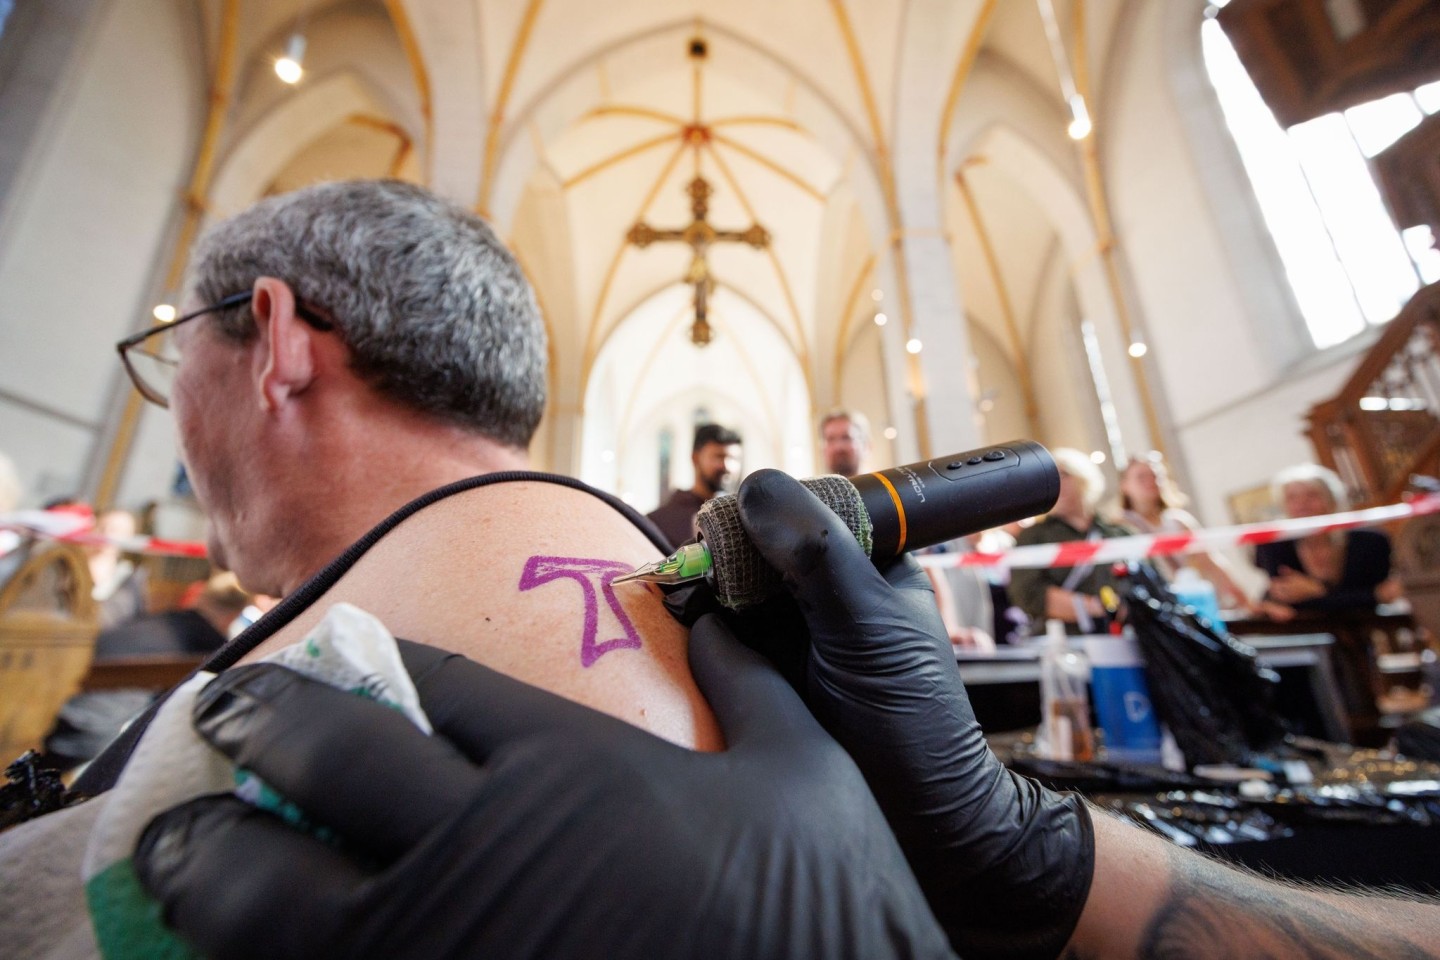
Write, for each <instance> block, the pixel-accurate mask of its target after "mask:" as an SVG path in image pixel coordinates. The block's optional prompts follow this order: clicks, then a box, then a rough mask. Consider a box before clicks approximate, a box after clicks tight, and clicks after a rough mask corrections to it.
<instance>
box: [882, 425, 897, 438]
mask: <svg viewBox="0 0 1440 960" xmlns="http://www.w3.org/2000/svg"><path fill="white" fill-rule="evenodd" d="M898 436H900V431H899V430H896V429H895V428H894V427H886V428H885V439H886V440H894V439H895V438H896V437H898Z"/></svg>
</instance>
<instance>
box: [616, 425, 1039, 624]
mask: <svg viewBox="0 0 1440 960" xmlns="http://www.w3.org/2000/svg"><path fill="white" fill-rule="evenodd" d="M800 483H801V485H802V486H804V487H805V488H806V489H808V490H809V491H810V492H811V493H813V494H815V496H817V497H818V498H820V501H821V502H822V503H824V504H825V505H826V506H827V507H829V508H830V509H831V510H834V511H835V513H836V514H837V515H838V516H839V517H840V519H842V520H844V521H845V524H846V526H848V527H849V528H850V531H851V532H852V533H854V534H855V539H856V540H857V541H859V543H860V546H861V547H863V548H864V550H865V552H866V554H868V555H869V557H870V559H871V560H872V561H874V562H875V564H876V566H884V565H886V564H888V563H889V562H890V561H891V560H893V559H894V558H896V557H898V556H899V555H900V554H901V553H902V552H904V551H906V550H918V549H920V548H921V547H931V546H934V545H935V544H937V543H944V542H945V541H947V540H953V539H955V538H956V537H963V536H965V535H966V534H971V533H977V532H979V531H981V530H988V529H990V528H991V527H998V526H1001V525H1002V524H1006V523H1012V522H1014V521H1016V520H1023V519H1025V518H1026V517H1033V516H1038V515H1039V514H1042V513H1045V512H1046V511H1048V510H1049V509H1050V508H1051V507H1053V506H1054V505H1055V500H1056V498H1057V497H1058V496H1059V495H1060V472H1059V470H1057V469H1056V467H1055V461H1054V460H1053V459H1051V457H1050V453H1049V451H1048V450H1046V449H1045V448H1044V447H1042V446H1041V445H1040V444H1038V443H1035V442H1034V441H1032V440H1013V441H1011V442H1009V443H1001V444H996V445H995V446H992V447H984V448H981V449H978V450H969V451H966V452H965V453H957V454H952V455H951V456H947V457H937V458H935V459H933V460H927V461H924V462H922V463H912V464H908V465H906V466H903V467H891V468H890V469H888V470H879V471H876V472H875V473H865V474H861V475H860V476H857V477H852V478H850V479H846V478H844V477H839V476H827V477H812V478H810V479H807V480H801V481H800ZM696 523H697V525H698V526H699V528H700V537H699V539H698V540H697V541H696V542H694V543H687V544H685V545H684V546H682V547H681V548H680V549H679V550H676V551H675V552H674V553H672V554H671V555H670V556H668V557H666V558H665V559H663V560H657V561H656V562H654V563H648V564H646V565H644V566H642V567H640V568H639V569H637V570H634V571H632V572H631V573H627V574H625V575H624V576H621V577H617V578H615V580H614V582H615V583H623V582H625V581H627V580H646V581H649V582H651V583H663V584H672V583H686V582H688V581H691V580H697V579H700V578H702V577H703V578H704V579H705V580H706V581H707V582H708V583H709V584H710V585H711V587H712V588H713V589H714V591H715V596H716V598H717V599H718V600H719V601H720V602H721V603H722V604H724V605H725V606H727V607H729V608H730V609H732V610H741V609H744V608H745V607H749V606H753V605H755V604H757V603H760V602H762V601H764V600H765V599H766V598H768V597H770V596H773V595H774V594H776V593H778V592H780V590H781V587H782V584H781V581H780V574H779V573H777V572H776V570H775V568H774V567H772V566H770V565H769V564H768V563H766V562H765V560H764V559H763V558H762V557H761V556H760V552H759V551H758V550H756V549H755V547H754V546H753V545H752V544H751V543H750V541H749V538H748V537H747V536H746V534H745V528H744V527H743V526H742V525H741V523H740V508H739V505H738V502H737V501H736V499H735V498H734V497H732V496H724V495H722V496H718V497H715V498H713V499H711V500H708V501H706V503H705V504H704V506H702V507H701V508H700V512H699V513H698V514H697V515H696Z"/></svg>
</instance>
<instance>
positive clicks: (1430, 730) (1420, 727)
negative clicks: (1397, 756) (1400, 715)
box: [1395, 707, 1440, 760]
mask: <svg viewBox="0 0 1440 960" xmlns="http://www.w3.org/2000/svg"><path fill="white" fill-rule="evenodd" d="M1395 749H1396V750H1398V751H1399V752H1400V753H1402V754H1404V755H1405V756H1407V757H1409V758H1411V759H1412V760H1440V707H1432V708H1430V709H1429V710H1426V711H1425V712H1424V713H1422V714H1420V715H1419V716H1417V717H1414V718H1413V719H1411V720H1408V721H1406V722H1405V723H1403V724H1401V725H1400V729H1399V730H1396V731H1395Z"/></svg>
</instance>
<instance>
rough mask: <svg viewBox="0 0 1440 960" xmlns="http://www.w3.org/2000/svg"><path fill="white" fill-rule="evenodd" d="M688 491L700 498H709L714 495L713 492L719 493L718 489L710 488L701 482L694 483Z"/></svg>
mask: <svg viewBox="0 0 1440 960" xmlns="http://www.w3.org/2000/svg"><path fill="white" fill-rule="evenodd" d="M690 492H691V493H693V494H695V496H697V497H699V498H700V499H701V500H709V499H710V498H711V497H713V496H715V494H717V493H719V491H718V490H711V489H710V488H709V487H707V486H706V485H705V484H703V483H697V484H695V486H693V487H691V488H690Z"/></svg>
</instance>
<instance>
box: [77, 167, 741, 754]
mask: <svg viewBox="0 0 1440 960" xmlns="http://www.w3.org/2000/svg"><path fill="white" fill-rule="evenodd" d="M188 290H189V293H188V302H187V304H186V306H187V312H186V313H185V315H184V316H183V317H182V318H181V319H179V320H177V321H175V322H174V323H171V324H169V325H168V326H167V327H165V328H158V329H156V330H153V331H147V332H145V333H141V334H137V335H136V336H133V337H130V338H129V339H127V340H126V341H124V342H122V344H121V345H120V349H121V354H122V356H123V357H124V360H125V364H126V368H127V370H128V371H129V372H130V374H131V377H132V379H133V380H134V382H135V385H136V387H137V389H139V390H140V392H141V393H142V394H143V395H144V396H145V397H146V398H147V399H149V400H151V401H152V402H155V403H158V404H160V405H162V406H166V407H169V408H170V410H171V411H172V413H173V414H174V416H175V423H176V427H177V430H178V434H179V443H180V448H181V452H182V456H183V458H184V461H185V464H186V468H187V470H188V471H189V474H190V479H191V482H192V483H193V485H194V488H195V492H196V496H197V498H198V499H199V501H200V503H201V505H202V507H203V508H204V509H205V511H206V513H207V515H208V517H209V520H210V529H211V534H210V547H211V555H212V557H213V558H214V559H215V560H216V562H217V563H220V564H222V565H223V566H225V567H227V568H229V569H232V570H234V571H235V572H236V573H237V574H238V575H239V577H240V580H241V582H242V583H244V584H245V586H246V587H247V588H248V589H251V590H257V591H260V592H262V593H266V594H270V595H273V596H282V597H285V600H284V601H283V602H282V603H280V604H279V605H278V606H277V607H276V608H275V609H274V610H272V611H271V612H270V613H269V614H267V615H266V616H265V617H263V618H261V619H260V620H259V621H257V622H256V623H255V624H254V625H253V626H252V627H251V628H250V629H248V630H246V631H245V632H244V633H243V634H241V635H240V636H238V637H237V638H236V639H235V640H234V641H232V642H231V643H230V644H228V645H227V646H226V647H225V648H224V649H223V650H222V651H221V652H220V653H219V654H217V655H216V658H215V659H214V661H213V662H212V663H211V669H223V668H224V667H227V666H229V665H231V664H233V663H236V662H237V661H240V660H241V659H242V658H243V659H253V658H256V657H259V656H263V655H265V654H267V653H270V652H272V651H274V650H276V649H279V648H280V647H282V646H285V645H288V644H290V643H293V642H295V641H296V640H298V639H299V638H301V637H302V636H304V635H305V634H306V633H307V632H308V631H309V629H310V628H311V627H313V626H314V625H315V623H316V622H317V621H318V620H319V619H320V618H321V616H322V615H323V613H324V612H325V610H327V609H328V608H329V607H330V606H331V605H332V604H333V603H336V602H339V601H342V600H346V601H350V602H353V603H355V604H356V605H358V606H360V607H362V608H364V609H365V610H367V611H369V612H371V613H373V614H375V615H376V616H377V617H378V618H379V619H380V620H381V622H382V623H384V624H385V625H386V626H387V627H388V628H389V629H390V630H391V632H393V633H394V634H396V635H397V636H404V637H406V638H407V639H410V640H415V641H419V642H423V643H429V644H433V645H437V646H441V647H444V648H446V649H449V650H452V651H454V652H458V653H462V654H465V655H466V656H468V657H470V658H471V659H474V660H478V661H480V662H482V663H486V664H488V665H490V666H493V667H495V668H497V669H499V670H501V671H502V672H505V673H508V674H511V675H512V676H515V677H517V678H519V679H521V680H524V681H526V682H529V683H532V684H535V685H537V686H540V687H544V688H546V689H549V690H551V691H552V692H555V693H559V694H561V695H563V696H567V697H570V698H572V699H575V700H578V701H579V702H581V703H584V704H587V705H588V706H591V707H595V708H596V709H599V710H601V711H604V712H609V713H612V714H615V715H617V716H620V717H621V718H622V719H625V720H628V721H630V722H632V723H635V724H637V725H639V726H641V727H642V728H644V729H646V730H649V731H650V732H652V733H655V734H657V735H659V736H661V737H663V738H666V739H669V740H672V741H675V742H678V743H680V744H682V745H684V746H689V747H699V748H702V749H714V748H717V747H718V746H719V745H720V738H719V735H718V733H717V731H716V728H715V725H714V719H713V716H712V715H711V712H710V710H709V707H708V706H707V705H706V703H705V700H704V698H703V697H701V696H700V694H699V692H698V690H696V688H695V686H694V683H693V681H692V680H691V678H690V676H689V675H688V673H686V672H685V671H676V670H675V669H674V668H673V667H672V666H670V664H671V663H672V661H673V659H674V658H677V657H678V658H679V659H680V660H681V661H682V662H683V659H684V643H685V631H684V629H683V628H681V627H680V626H679V625H678V624H676V623H674V622H673V621H672V620H671V619H670V618H669V617H668V615H667V614H665V612H664V610H663V609H662V608H661V605H660V602H659V599H658V597H656V596H654V595H652V594H651V593H650V592H648V591H647V590H645V589H644V588H643V587H623V586H622V587H615V588H612V587H611V585H610V582H609V578H613V575H614V574H615V573H616V572H619V571H621V570H628V569H631V568H633V567H635V566H637V565H639V564H640V563H642V562H645V561H647V560H653V559H655V558H656V557H657V556H659V555H660V548H661V547H662V546H663V545H662V544H660V543H659V542H658V541H655V540H653V539H651V538H650V536H649V534H648V533H647V532H646V531H647V528H646V527H645V525H644V524H643V521H642V520H641V519H640V517H639V516H638V515H637V514H635V513H634V511H632V510H630V509H629V508H628V507H626V506H625V505H624V504H622V503H620V502H619V501H617V500H615V499H613V498H611V497H608V496H606V495H603V494H599V493H597V492H596V491H593V490H590V489H589V488H588V487H585V486H584V485H583V484H579V483H577V482H576V481H573V480H571V479H569V478H563V477H556V476H552V475H548V474H541V473H535V472H530V471H528V470H526V467H527V466H528V462H527V454H526V446H527V445H528V444H529V442H530V439H531V436H532V435H533V433H534V431H535V428H536V426H537V425H538V424H539V422H540V417H541V414H542V413H543V412H544V408H545V390H546V368H545V364H546V344H545V329H544V325H543V323H542V321H541V317H540V314H539V310H538V309H537V307H536V303H535V298H534V295H533V293H532V292H531V289H530V286H529V284H528V283H527V282H526V279H525V277H524V275H523V274H522V272H521V270H520V267H519V264H518V263H517V262H516V261H515V259H514V258H513V257H512V256H511V254H510V253H509V252H508V251H507V250H506V249H505V248H504V246H503V245H502V244H501V243H500V242H499V240H498V239H497V238H496V237H495V235H494V233H493V232H492V231H491V229H490V227H489V226H488V225H487V224H486V223H485V222H484V221H483V220H481V219H480V218H478V217H476V216H474V215H472V214H470V213H468V212H466V211H464V210H462V209H460V208H458V207H456V206H454V205H453V204H450V203H448V202H446V201H444V200H441V199H440V198H438V197H436V196H435V195H433V194H431V193H429V192H428V191H426V190H424V189H423V188H421V187H418V186H414V185H412V184H408V183H403V182H400V181H393V180H390V181H352V182H343V183H329V184H322V185H319V186H314V187H310V188H307V189H304V190H299V191H296V192H295V193H291V194H286V195H283V196H278V197H273V198H270V199H267V200H263V201H261V202H260V203H257V204H256V205H255V206H253V207H251V208H250V209H248V210H246V211H244V212H243V213H241V214H239V215H238V216H235V217H233V218H231V219H230V220H227V221H225V222H222V223H220V224H218V225H217V226H215V227H214V228H213V229H212V230H210V231H209V233H207V234H206V235H205V237H204V238H203V239H202V240H201V241H200V243H199V244H198V246H197V247H196V249H195V251H194V255H193V258H192V263H191V269H190V277H189V284H188ZM557 580H558V581H560V582H558V583H557V582H554V581H557ZM567 580H573V581H575V582H576V585H578V589H576V588H575V587H574V586H572V587H570V588H569V589H566V587H565V586H564V584H565V582H566V581H567ZM597 601H600V602H598V603H597ZM597 610H598V612H596V611H597ZM587 611H590V612H593V613H594V614H595V615H594V616H590V615H588V614H587ZM522 626H523V632H522V635H523V636H524V637H525V641H524V642H523V643H519V642H517V641H516V640H515V633H516V632H517V631H516V630H515V629H514V628H517V627H522ZM612 637H613V638H615V639H613V640H612V639H611V638H612ZM115 759H116V758H115V757H108V758H102V763H101V764H100V765H99V772H98V773H97V774H96V776H97V777H99V776H113V770H112V769H111V768H112V767H114V766H115V763H114V762H113V761H114V760H115ZM122 759H123V757H122Z"/></svg>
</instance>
